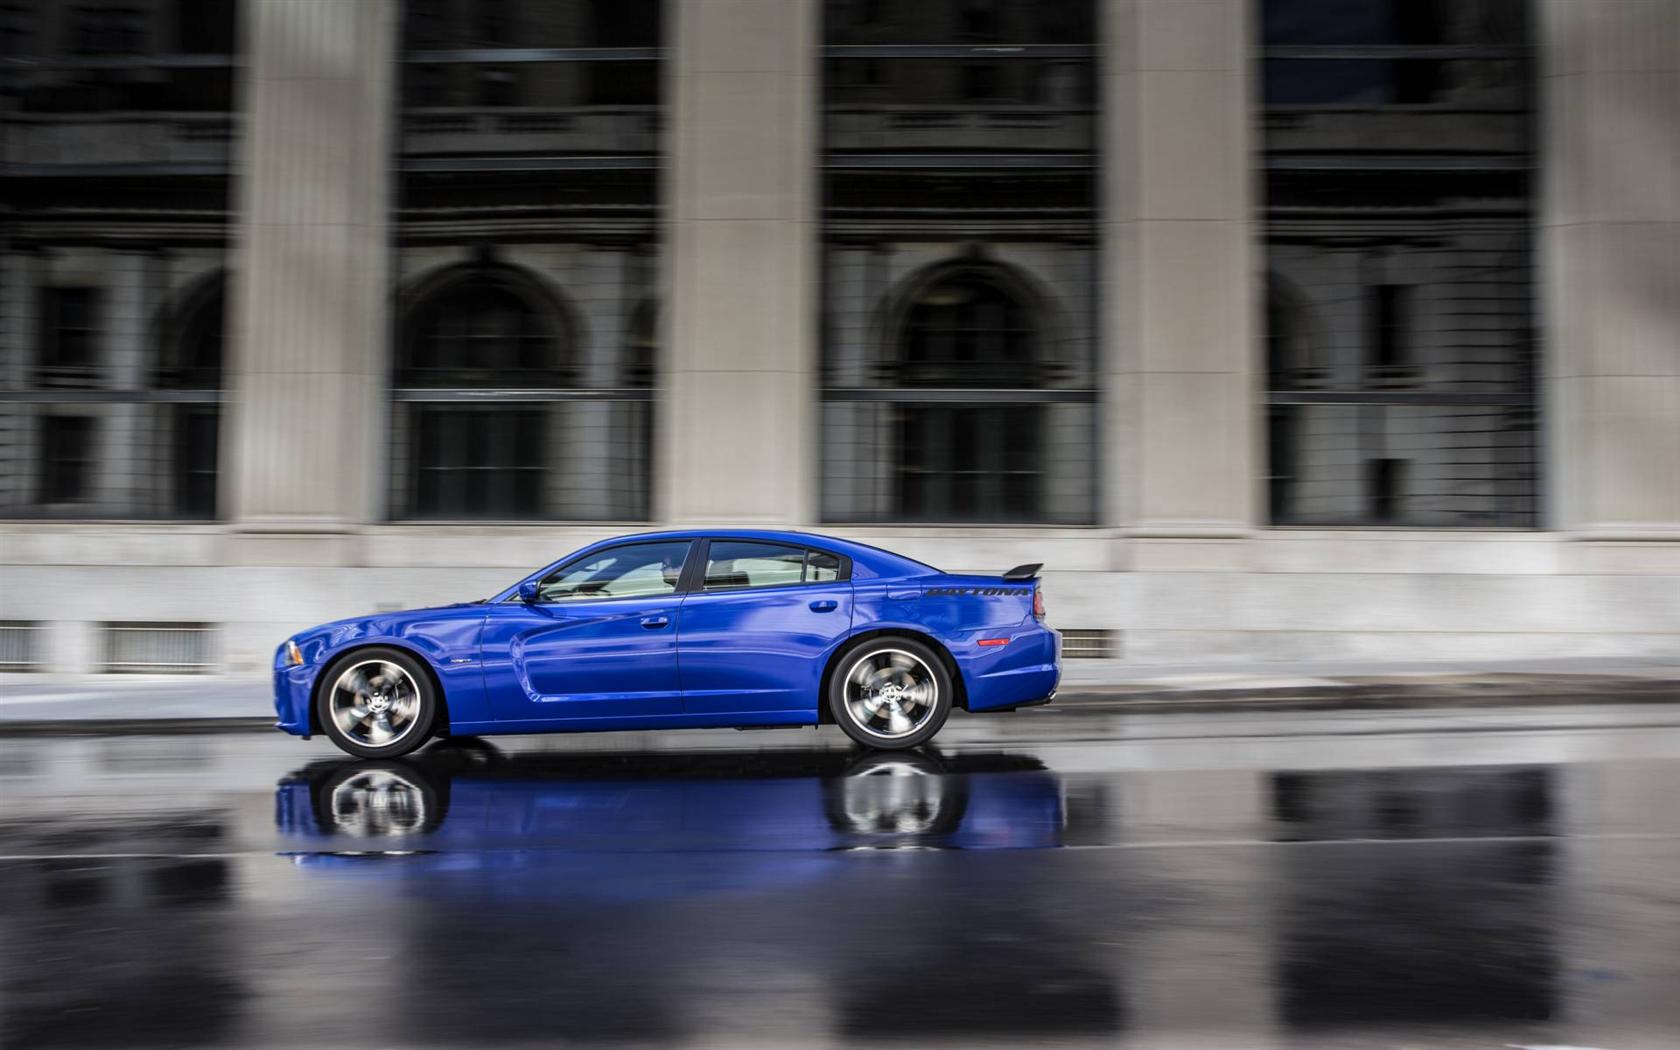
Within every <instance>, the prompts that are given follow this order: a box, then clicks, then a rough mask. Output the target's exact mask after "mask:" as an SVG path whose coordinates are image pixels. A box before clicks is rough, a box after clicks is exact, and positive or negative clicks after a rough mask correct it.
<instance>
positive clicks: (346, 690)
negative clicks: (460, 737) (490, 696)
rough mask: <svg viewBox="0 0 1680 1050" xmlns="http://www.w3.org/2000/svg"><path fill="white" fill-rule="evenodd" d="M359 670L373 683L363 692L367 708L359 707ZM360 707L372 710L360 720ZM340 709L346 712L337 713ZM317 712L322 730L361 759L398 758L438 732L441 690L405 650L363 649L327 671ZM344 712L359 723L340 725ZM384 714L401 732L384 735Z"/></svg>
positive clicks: (386, 723)
mask: <svg viewBox="0 0 1680 1050" xmlns="http://www.w3.org/2000/svg"><path fill="white" fill-rule="evenodd" d="M392 669H395V670H396V671H400V674H398V673H395V672H394V671H393V670H392ZM356 670H361V671H362V672H363V678H362V679H361V681H362V682H363V684H366V685H367V686H368V687H369V689H368V695H366V696H362V697H360V699H363V700H366V701H367V704H366V706H364V707H357V706H355V703H356V701H357V699H358V693H357V691H356V686H355V684H354V683H355V681H356V680H355V679H353V678H350V677H349V676H350V675H351V673H352V672H354V671H356ZM381 704H383V706H380V705H381ZM357 710H364V711H366V712H367V714H366V716H365V717H363V718H361V719H355V718H354V717H353V716H354V713H355V712H356V711H357ZM335 711H337V712H339V713H340V714H339V715H335ZM315 715H316V717H317V718H318V719H319V721H320V723H321V732H323V733H325V734H326V736H327V739H328V740H331V741H332V742H333V743H334V744H335V745H336V746H337V747H338V749H339V750H340V751H343V752H345V753H346V754H351V755H355V756H356V757H357V758H396V757H397V756H399V755H406V754H408V753H409V752H410V751H413V750H414V749H415V748H417V747H419V746H420V745H421V744H424V743H425V742H426V740H427V739H428V738H429V737H430V736H431V735H432V728H433V727H434V726H435V725H436V724H437V716H438V697H437V690H436V689H435V688H434V687H433V686H432V679H431V676H430V675H428V674H427V673H426V670H425V668H423V667H421V666H420V661H419V660H417V659H416V658H415V657H413V656H410V655H409V654H408V653H405V652H403V651H402V650H401V649H389V648H386V647H384V646H375V647H372V648H368V649H357V650H356V651H355V652H351V653H346V654H344V655H343V656H341V657H339V658H338V659H337V660H334V661H333V663H332V665H331V666H330V667H328V668H327V669H326V671H325V672H324V673H323V674H322V675H321V688H320V692H319V694H318V695H317V696H316V697H315ZM340 716H342V717H344V718H345V719H346V721H352V722H355V723H356V724H355V726H354V727H353V728H352V729H350V730H347V729H346V727H345V725H342V724H340ZM399 716H401V721H400V722H399V721H398V719H399ZM381 718H383V720H384V721H383V725H384V727H385V729H386V730H387V731H389V732H394V733H395V735H394V736H390V737H389V739H383V740H382V739H380V736H381V735H383V734H382V732H381V730H380V725H381V723H380V721H379V720H380V719H381ZM352 734H355V735H352Z"/></svg>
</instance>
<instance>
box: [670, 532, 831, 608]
mask: <svg viewBox="0 0 1680 1050" xmlns="http://www.w3.org/2000/svg"><path fill="white" fill-rule="evenodd" d="M714 543H757V544H760V545H762V546H765V547H782V548H785V549H787V550H796V551H803V552H804V558H803V559H802V560H801V562H800V565H801V567H802V568H801V570H800V575H801V577H803V576H804V574H805V573H806V572H809V571H810V567H811V555H812V554H826V555H828V556H829V557H831V558H835V559H837V560H838V561H839V563H840V567H839V571H838V573H837V574H836V575H835V577H834V579H832V580H807V579H803V578H801V579H800V580H799V582H797V583H767V584H765V585H763V586H761V587H754V586H752V585H750V584H749V585H748V586H745V587H719V588H717V589H715V590H713V589H708V588H707V587H706V566H707V563H709V562H710V561H711V557H712V544H714ZM693 569H694V571H693V575H692V578H690V579H686V580H684V581H683V582H684V583H686V584H688V585H689V586H690V587H691V590H689V591H687V592H686V593H689V594H749V593H752V594H756V593H758V592H760V591H785V590H792V589H793V588H795V587H833V586H835V585H837V584H842V583H843V584H847V585H850V584H851V582H852V559H850V558H848V557H846V556H845V555H844V554H841V553H840V552H839V551H833V550H828V549H827V548H824V547H813V546H811V545H810V544H808V543H789V542H787V541H785V540H760V539H753V538H751V537H746V536H708V537H706V538H705V540H703V541H702V542H701V543H700V554H699V557H697V558H696V559H695V564H694V566H693ZM679 587H680V585H679Z"/></svg>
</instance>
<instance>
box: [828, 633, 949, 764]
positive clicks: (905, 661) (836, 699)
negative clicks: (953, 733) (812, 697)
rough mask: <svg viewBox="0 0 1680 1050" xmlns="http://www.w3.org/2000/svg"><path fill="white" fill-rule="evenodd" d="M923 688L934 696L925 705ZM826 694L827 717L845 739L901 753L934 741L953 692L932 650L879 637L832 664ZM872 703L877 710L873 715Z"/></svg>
mask: <svg viewBox="0 0 1680 1050" xmlns="http://www.w3.org/2000/svg"><path fill="white" fill-rule="evenodd" d="M872 667H873V668H876V669H877V671H876V673H871V670H870V669H871V668H872ZM907 683H908V684H907ZM867 685H873V686H875V688H874V689H870V688H867V687H866V686H867ZM889 687H896V688H889ZM925 687H931V688H932V691H933V696H932V697H931V699H929V700H927V702H926V703H925V705H924V704H923V703H921V702H919V700H920V699H923V698H925V695H926V694H925V692H921V690H922V689H924V688H925ZM824 692H825V693H826V694H827V697H828V710H829V713H830V714H832V715H833V716H834V722H835V724H836V725H838V726H839V727H840V728H841V730H842V731H844V732H845V734H846V735H847V736H849V737H851V738H852V739H853V740H855V741H857V742H858V743H860V744H862V745H863V746H864V747H871V748H876V749H878V750H882V751H904V750H907V749H909V748H913V747H920V746H921V745H923V744H925V743H927V742H928V741H929V740H932V739H933V737H934V734H936V733H938V732H939V730H940V728H941V727H942V726H944V724H945V719H946V718H947V717H948V716H949V715H950V714H951V699H952V696H953V695H954V694H955V689H954V688H953V686H952V684H951V676H950V674H949V673H947V672H946V670H945V662H944V661H943V660H941V659H940V658H939V656H938V655H937V654H935V653H934V651H933V650H932V649H930V648H928V647H927V646H926V645H924V644H922V643H921V642H918V641H916V640H914V639H911V638H906V637H903V636H901V635H882V636H880V637H878V638H871V639H869V640H868V641H866V642H864V643H862V644H861V645H858V646H857V647H855V648H853V649H850V650H848V651H847V652H846V653H845V655H843V656H842V657H841V658H840V659H839V660H838V661H837V662H836V663H835V665H834V671H833V672H832V673H831V674H830V675H829V678H828V682H827V684H826V685H825V686H824ZM849 692H852V693H853V694H854V695H850V696H849V695H848V693H849ZM883 698H885V699H883ZM913 698H914V699H913ZM870 703H875V704H878V705H880V706H878V707H876V708H875V709H874V710H873V711H872V712H871V711H869V710H868V705H869V704H870ZM924 707H925V710H924ZM900 714H902V715H903V717H904V718H905V719H906V720H908V721H909V722H910V723H911V725H910V728H909V729H908V730H903V731H900V729H899V726H901V725H902V723H900V722H899V721H898V716H899V715H900Z"/></svg>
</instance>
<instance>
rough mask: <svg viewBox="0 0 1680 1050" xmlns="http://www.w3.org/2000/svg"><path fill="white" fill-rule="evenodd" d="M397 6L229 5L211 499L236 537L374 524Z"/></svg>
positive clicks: (337, 1) (280, 1) (264, 1)
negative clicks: (228, 270) (228, 297)
mask: <svg viewBox="0 0 1680 1050" xmlns="http://www.w3.org/2000/svg"><path fill="white" fill-rule="evenodd" d="M397 14H398V3H397V0H356V2H354V3H346V2H344V0H245V25H246V27H247V28H246V50H247V54H248V61H249V70H248V77H247V80H246V84H245V123H244V128H243V137H242V139H241V144H240V154H239V156H240V164H239V168H238V171H239V176H240V177H239V207H238V213H239V225H238V238H237V243H238V247H237V251H236V255H235V259H234V270H235V274H234V294H233V302H232V304H231V305H232V309H233V313H232V318H231V322H230V328H231V332H232V335H233V339H232V343H231V345H230V347H229V351H230V362H229V364H230V375H229V385H228V389H229V397H230V403H229V405H228V407H227V412H226V423H225V424H224V425H225V427H226V429H225V431H224V433H225V439H224V448H225V449H226V453H225V455H224V456H223V463H222V479H223V480H222V486H221V487H222V493H223V495H222V500H223V508H224V510H225V512H226V514H227V515H228V517H229V518H230V519H231V520H232V521H233V522H234V523H235V524H236V525H238V526H243V527H245V528H250V529H256V530H268V529H277V530H282V531H284V530H294V529H295V530H305V531H308V530H316V529H328V530H331V529H337V528H342V527H344V526H347V525H353V524H355V523H358V522H364V521H368V520H370V519H372V518H373V517H374V516H376V515H377V514H378V513H380V509H379V508H380V504H381V501H380V498H379V494H380V493H382V492H383V491H384V486H383V484H382V478H383V474H382V468H381V466H380V464H379V463H378V461H377V459H376V456H377V453H378V450H379V449H381V448H382V447H383V436H384V426H385V387H386V376H385V372H386V365H385V362H386V360H387V351H386V344H387V337H386V313H387V308H386V303H387V301H388V299H389V288H388V286H387V275H386V267H387V259H386V256H387V254H388V251H389V245H388V243H387V234H386V230H387V225H388V222H389V200H388V198H389V183H390V178H391V126H390V125H391V113H392V109H393V99H392V84H393V78H394V76H395V72H394V65H393V62H394V58H395V56H394V48H395V38H396V32H397Z"/></svg>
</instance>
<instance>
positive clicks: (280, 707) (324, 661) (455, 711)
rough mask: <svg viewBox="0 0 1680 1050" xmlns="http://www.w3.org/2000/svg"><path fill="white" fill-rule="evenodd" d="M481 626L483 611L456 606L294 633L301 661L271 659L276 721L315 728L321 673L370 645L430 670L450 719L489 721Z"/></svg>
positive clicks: (302, 731) (292, 729)
mask: <svg viewBox="0 0 1680 1050" xmlns="http://www.w3.org/2000/svg"><path fill="white" fill-rule="evenodd" d="M483 628H484V615H483V613H476V614H475V615H472V616H466V617H464V616H461V615H460V614H459V610H438V615H436V616H414V615H412V614H404V615H396V616H389V617H377V616H376V617H368V618H366V619H363V620H350V621H344V622H341V623H334V624H327V625H325V626H323V627H320V628H317V629H316V630H313V631H307V632H304V633H303V634H300V635H298V636H296V637H295V638H294V639H293V640H294V641H296V642H297V645H298V649H299V650H300V651H301V652H302V654H303V666H301V667H287V666H284V665H283V663H282V660H281V658H280V657H277V658H276V661H275V664H276V666H275V671H274V707H275V713H276V714H277V715H278V716H279V722H278V723H277V725H278V727H279V728H280V729H283V730H285V731H286V732H288V733H294V734H297V735H299V736H308V735H309V734H310V733H312V732H314V731H316V730H317V729H318V728H319V726H316V725H315V724H314V716H313V711H312V706H313V700H314V697H315V689H316V686H317V684H318V683H319V680H320V676H321V675H322V674H323V673H325V671H326V669H327V668H328V667H330V666H331V665H332V663H333V661H335V660H337V659H338V658H339V657H341V656H343V655H344V654H346V653H349V652H354V651H355V650H358V649H366V648H369V647H371V646H387V647H389V648H392V649H400V650H402V651H404V652H406V653H408V654H409V655H411V656H413V657H415V658H416V659H417V660H419V661H420V662H421V664H423V665H424V666H425V667H426V668H427V669H428V670H430V671H431V673H432V676H433V679H434V681H435V683H436V684H437V685H438V686H439V687H440V688H441V690H442V694H443V695H442V696H441V697H440V699H441V700H442V702H443V704H444V707H445V710H446V711H447V712H448V717H449V718H450V720H451V721H457V722H480V721H488V720H489V718H490V713H489V704H488V703H487V702H486V699H485V695H484V672H483V670H482V667H481V664H480V651H479V639H480V636H481V635H482V633H483Z"/></svg>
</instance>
